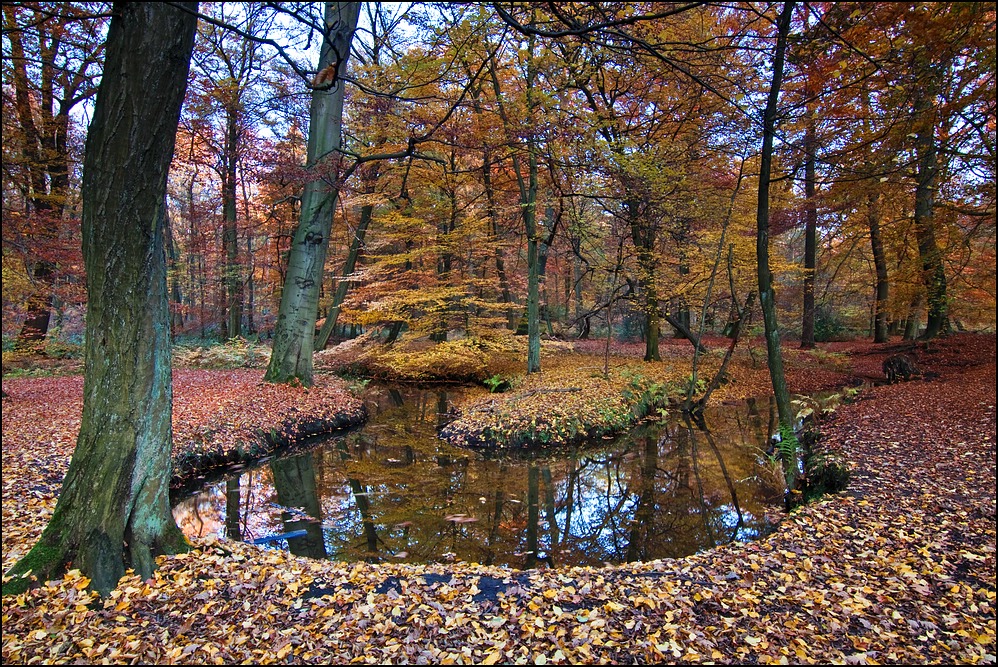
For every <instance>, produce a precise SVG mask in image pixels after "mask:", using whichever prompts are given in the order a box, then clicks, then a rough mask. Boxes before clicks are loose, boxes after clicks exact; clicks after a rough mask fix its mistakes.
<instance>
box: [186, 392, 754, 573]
mask: <svg viewBox="0 0 998 667" xmlns="http://www.w3.org/2000/svg"><path fill="white" fill-rule="evenodd" d="M372 395H373V396H375V398H376V399H377V401H378V404H377V405H369V414H370V415H372V417H371V420H370V422H369V423H368V424H367V425H366V426H365V427H364V428H363V429H361V430H358V431H353V432H351V433H349V434H347V435H345V436H340V437H337V438H334V439H332V440H330V441H329V443H328V445H327V446H326V447H325V448H322V449H318V450H314V453H313V455H312V456H311V458H309V456H308V455H303V456H298V457H291V458H288V459H284V460H281V461H275V462H273V463H272V464H271V473H272V474H271V475H267V474H264V475H257V478H256V479H257V480H258V481H254V483H253V484H250V483H249V481H248V479H247V478H244V479H243V481H242V484H240V482H239V481H238V480H235V479H233V480H230V481H228V482H225V483H224V485H223V484H220V486H219V487H217V489H218V490H217V491H216V492H215V493H214V495H213V497H215V498H216V499H217V500H216V501H215V502H218V501H221V502H220V503H219V506H218V510H217V512H218V514H217V516H218V522H217V523H218V524H219V525H224V529H225V531H226V533H227V534H228V535H229V536H230V537H235V536H239V535H241V536H243V537H244V538H246V537H247V535H248V534H249V533H250V532H252V531H250V529H249V527H252V526H262V525H267V526H268V529H270V530H272V529H273V527H274V520H277V521H283V524H284V530H285V531H286V532H290V531H291V530H296V529H298V530H306V531H309V532H308V537H306V538H294V543H293V544H292V551H294V552H295V553H302V554H305V555H314V556H319V557H321V556H322V555H325V554H329V555H331V556H332V557H335V558H346V559H354V558H363V559H367V560H378V559H382V558H385V557H398V558H405V559H407V560H409V561H415V562H435V561H442V560H443V561H446V560H451V559H457V560H465V561H475V562H480V563H485V564H490V565H491V564H495V565H512V566H516V567H528V568H532V567H537V566H538V565H541V564H544V563H546V564H548V565H555V564H556V565H559V566H564V565H599V564H601V563H603V562H614V563H619V562H625V561H635V560H649V559H654V558H669V557H681V556H685V555H688V554H691V553H694V552H696V551H698V550H700V549H704V548H708V547H710V546H712V545H714V544H717V543H722V542H726V541H729V540H732V539H738V538H747V537H753V536H756V535H759V534H761V533H764V532H766V531H767V529H768V524H767V523H766V519H765V514H766V511H767V507H768V506H767V505H765V504H764V502H765V495H766V494H765V489H764V488H763V487H762V486H761V484H758V483H757V482H756V481H754V480H755V479H756V475H755V473H756V470H755V455H756V453H757V452H758V450H759V449H760V446H761V445H764V442H765V440H766V439H768V436H769V434H768V430H767V426H768V421H769V420H770V419H771V418H772V417H771V416H770V415H771V414H772V412H773V410H772V409H771V408H770V407H769V405H768V404H767V403H765V402H758V403H756V402H750V403H748V404H747V405H746V404H743V405H742V406H741V407H737V406H726V407H725V409H724V410H723V411H718V410H707V411H706V412H705V421H704V422H702V423H697V422H692V421H688V420H686V421H684V420H681V419H670V420H663V421H660V422H657V423H650V422H645V423H642V424H640V425H638V426H637V427H636V428H634V429H632V430H631V431H630V432H629V433H627V434H625V435H623V436H621V437H619V438H616V439H614V440H612V441H605V442H603V441H601V442H600V443H598V446H595V447H594V446H592V445H591V446H589V447H588V448H582V449H578V450H568V451H559V452H546V453H545V454H544V455H543V457H542V458H538V457H537V455H536V453H535V454H534V455H532V456H523V455H517V453H511V454H510V455H507V456H503V457H492V458H485V457H484V456H481V455H479V454H477V453H473V452H469V451H467V450H462V449H459V448H456V447H453V446H451V445H449V444H447V443H445V442H443V441H441V440H439V439H438V438H437V437H436V433H437V429H438V427H439V426H440V424H442V423H443V422H444V421H445V420H446V418H447V413H448V412H449V411H450V400H451V399H452V398H453V393H451V392H443V391H439V390H426V389H407V388H395V389H392V390H388V389H377V388H376V389H375V390H374V391H373V392H372ZM767 413H770V414H767ZM708 425H709V426H710V428H707V426H708ZM270 477H273V486H274V489H275V491H276V493H275V494H274V495H276V498H277V500H278V502H279V503H280V504H281V505H283V506H285V507H288V508H297V509H298V510H300V511H299V512H298V513H294V512H290V513H287V514H282V515H281V517H280V519H277V517H276V515H273V516H274V518H273V519H270V520H266V521H264V520H258V519H254V518H252V517H250V518H249V521H248V522H247V517H245V516H243V517H240V508H242V511H243V512H259V511H267V510H266V507H267V505H268V504H267V503H266V502H258V503H255V505H254V504H253V503H251V502H250V494H251V493H253V494H256V495H258V496H260V497H261V498H269V497H273V496H272V495H271V493H272V492H271V491H268V488H267V485H268V483H269V482H270V480H269V479H268V478H270ZM736 480H737V481H736ZM254 485H255V486H254ZM250 487H253V488H250ZM240 492H241V493H242V494H243V498H242V503H241V505H240V502H239V501H240V498H239V495H240ZM222 503H224V505H222ZM320 504H321V506H322V511H321V512H320ZM250 505H254V506H253V507H250ZM271 511H272V510H271ZM189 513H192V511H189ZM203 515H204V513H203V511H202V516H203ZM323 519H325V525H326V528H325V535H324V537H325V540H323V539H322V538H323V529H322V528H321V525H320V521H322V520H323ZM223 522H224V524H223ZM194 523H197V522H194ZM278 530H280V529H278ZM309 544H310V545H311V546H309ZM306 552H308V553H306Z"/></svg>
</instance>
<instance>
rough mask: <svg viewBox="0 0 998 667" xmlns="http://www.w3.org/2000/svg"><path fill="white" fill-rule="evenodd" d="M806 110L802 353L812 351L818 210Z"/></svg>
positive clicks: (811, 134) (812, 141)
mask: <svg viewBox="0 0 998 667" xmlns="http://www.w3.org/2000/svg"><path fill="white" fill-rule="evenodd" d="M811 113H812V112H811V110H810V109H808V115H809V117H808V119H807V130H806V132H805V137H804V199H805V203H804V207H805V209H804V304H803V305H804V307H803V309H802V310H803V312H802V313H801V329H800V346H801V349H802V350H810V349H813V348H814V269H815V255H817V245H818V243H817V235H818V207H817V204H816V202H815V200H814V198H815V184H814V162H815V156H814V153H815V144H816V143H817V140H816V139H815V136H814V135H815V127H814V117H813V116H812V115H811Z"/></svg>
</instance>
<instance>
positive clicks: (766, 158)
mask: <svg viewBox="0 0 998 667" xmlns="http://www.w3.org/2000/svg"><path fill="white" fill-rule="evenodd" d="M793 9H794V3H793V2H786V3H784V4H783V10H782V11H781V12H780V18H779V23H778V33H777V40H776V53H775V55H774V56H773V82H772V85H771V86H770V89H769V97H768V99H767V101H766V110H765V112H764V115H763V139H762V157H761V160H760V164H759V203H758V207H757V209H756V226H757V236H756V257H757V259H758V274H759V303H760V305H761V306H762V314H763V322H764V325H765V331H766V359H767V362H768V364H769V375H770V378H771V379H772V383H773V393H774V394H775V396H776V406H777V410H778V412H779V415H780V430H781V432H782V433H783V437H784V439H786V438H792V437H793V420H794V418H793V412H792V410H791V407H790V392H789V391H788V390H787V380H786V376H785V375H784V373H783V353H782V351H781V350H780V329H779V325H778V323H777V321H776V291H775V290H774V289H773V274H772V272H771V271H770V268H769V184H770V180H771V172H772V164H773V137H774V136H775V134H776V116H777V112H778V107H777V105H778V102H779V97H780V86H781V85H782V82H783V61H784V54H785V52H786V47H787V34H788V33H789V32H790V18H791V15H792V14H793ZM788 451H789V450H788ZM783 471H784V474H786V477H787V488H788V489H791V490H793V489H794V488H795V486H796V481H797V460H796V454H794V455H793V456H790V455H789V454H787V455H785V456H784V460H783Z"/></svg>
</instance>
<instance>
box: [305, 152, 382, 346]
mask: <svg viewBox="0 0 998 667" xmlns="http://www.w3.org/2000/svg"><path fill="white" fill-rule="evenodd" d="M376 181H377V172H376V171H375V172H374V173H373V176H372V177H369V179H368V184H367V187H366V188H365V189H364V192H365V193H366V194H373V193H374V191H375V187H376ZM373 217H374V205H373V204H365V205H364V206H362V207H361V209H360V221H359V222H358V223H357V229H356V231H354V235H353V238H352V239H350V249H349V250H348V251H347V259H346V262H344V264H343V272H342V273H341V274H340V280H339V282H337V283H336V292H334V293H333V303H332V305H330V306H329V310H328V311H327V312H326V321H325V322H323V323H322V328H321V329H320V330H319V337H318V338H317V339H316V341H315V349H317V350H324V349H326V345H328V344H329V336H330V335H331V334H332V333H333V328H334V327H335V326H336V320H338V319H339V317H340V307H341V306H342V305H343V301H344V300H345V299H346V296H347V290H348V289H350V281H349V278H350V274H351V273H353V272H354V269H356V268H357V260H358V259H359V258H360V249H361V247H362V246H363V245H364V238H365V237H366V236H367V228H368V227H369V226H370V224H371V219H372V218H373Z"/></svg>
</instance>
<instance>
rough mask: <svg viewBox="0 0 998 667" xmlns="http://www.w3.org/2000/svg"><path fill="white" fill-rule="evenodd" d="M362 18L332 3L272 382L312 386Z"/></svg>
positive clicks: (353, 6)
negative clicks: (346, 100)
mask: <svg viewBox="0 0 998 667" xmlns="http://www.w3.org/2000/svg"><path fill="white" fill-rule="evenodd" d="M359 15H360V3H358V2H327V3H326V10H325V19H324V20H325V29H326V36H325V39H324V40H323V43H322V51H321V53H320V55H319V67H318V72H319V74H317V76H316V83H317V84H321V85H318V86H317V87H316V88H315V89H314V90H313V91H312V103H311V107H310V109H309V125H308V156H307V165H306V167H307V169H308V171H309V174H310V179H311V180H309V182H308V183H306V184H305V192H304V193H303V194H302V199H301V217H300V220H299V223H298V229H297V230H296V232H295V236H294V240H293V241H292V245H291V253H290V256H289V258H288V271H287V275H286V277H285V280H284V289H283V290H282V291H281V307H280V310H279V311H278V314H277V324H276V327H275V329H274V347H273V352H272V353H271V355H270V365H269V366H268V367H267V373H266V375H265V376H264V379H265V380H267V381H268V382H300V383H301V384H303V385H305V386H311V385H312V352H313V348H314V343H315V322H316V317H317V314H318V308H319V286H320V284H321V283H322V274H323V270H324V268H325V264H326V250H327V249H328V247H329V233H330V231H331V229H332V224H333V212H334V209H335V208H336V199H337V197H338V195H339V187H340V183H339V175H338V173H337V172H338V171H339V170H338V168H337V157H338V152H339V149H340V141H341V135H340V130H341V126H342V123H343V88H344V83H343V80H342V76H343V75H344V74H346V67H347V58H348V56H349V55H350V42H351V41H352V40H353V33H354V31H355V30H356V29H357V19H358V16H359ZM333 72H335V77H333V76H332V73H333ZM327 77H328V78H327ZM330 83H332V85H331V86H330V85H329V84H330Z"/></svg>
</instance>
